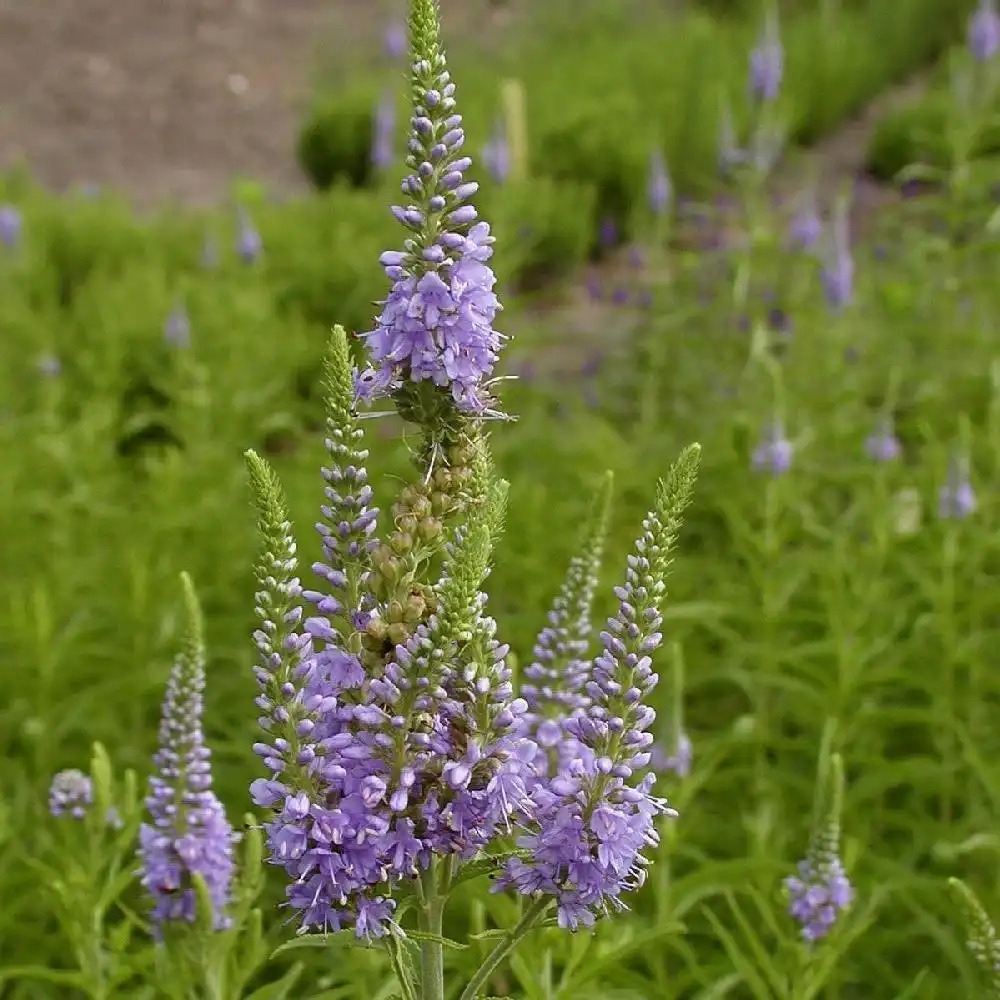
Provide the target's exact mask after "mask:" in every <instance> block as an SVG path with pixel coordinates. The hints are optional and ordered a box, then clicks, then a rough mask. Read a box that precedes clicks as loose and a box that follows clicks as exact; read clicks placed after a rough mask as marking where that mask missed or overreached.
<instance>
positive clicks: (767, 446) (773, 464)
mask: <svg viewBox="0 0 1000 1000" xmlns="http://www.w3.org/2000/svg"><path fill="white" fill-rule="evenodd" d="M794 450H795V449H794V446H793V445H792V442H791V441H789V440H788V438H786V437H785V431H784V427H783V426H782V423H781V421H780V420H772V421H771V423H770V424H769V425H768V427H767V430H766V431H765V432H764V436H763V437H762V438H761V441H760V444H758V445H757V447H756V448H755V449H754V451H753V455H752V456H751V464H752V466H753V469H754V471H755V472H770V473H771V474H772V475H775V476H780V475H782V474H783V473H785V472H787V471H788V470H789V469H790V468H791V467H792V457H793V454H794Z"/></svg>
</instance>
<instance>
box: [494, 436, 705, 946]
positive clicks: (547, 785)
mask: <svg viewBox="0 0 1000 1000" xmlns="http://www.w3.org/2000/svg"><path fill="white" fill-rule="evenodd" d="M693 455H694V456H696V452H694V453H692V454H690V455H688V456H686V457H687V458H688V459H689V460H691V459H692V456H693ZM682 476H683V472H680V471H678V470H677V469H675V470H674V472H673V473H672V477H671V480H670V481H668V482H667V483H666V484H664V485H663V487H662V489H661V494H660V497H659V498H658V504H657V507H656V508H655V509H654V510H653V511H650V513H649V514H648V515H647V516H646V519H645V520H644V521H643V533H642V535H641V536H640V538H639V539H638V541H637V542H636V546H635V550H634V552H633V554H632V555H630V556H629V559H628V569H627V571H626V579H625V583H624V585H623V586H621V587H618V588H617V589H616V591H615V594H616V596H617V598H618V602H619V604H618V611H617V614H615V615H614V616H613V617H612V618H610V619H608V622H607V627H606V629H605V631H604V632H602V633H601V635H600V641H601V645H602V647H603V650H602V651H601V652H600V653H599V654H598V656H597V658H596V659H595V660H594V661H593V663H592V665H591V670H590V674H589V678H588V679H587V682H586V683H585V684H584V686H583V694H584V695H585V696H586V699H587V702H586V707H581V708H580V709H578V710H576V711H574V713H573V714H572V715H571V716H570V717H569V718H568V719H566V720H565V721H564V722H563V731H564V733H565V734H566V737H568V739H566V740H564V742H563V743H562V744H559V745H557V747H556V753H557V768H556V769H555V771H554V773H551V772H550V771H549V769H548V768H546V770H545V771H542V772H539V773H538V778H537V780H536V781H535V782H534V783H533V784H532V787H531V803H532V804H531V810H530V811H531V814H532V816H533V817H534V821H535V822H534V824H532V827H531V828H529V832H528V833H526V834H525V835H524V836H522V837H521V838H519V840H518V846H519V847H520V848H521V850H522V852H523V853H522V855H521V856H519V857H514V858H512V859H511V860H510V861H509V862H508V864H507V866H506V868H505V870H504V873H503V876H502V877H501V879H500V880H499V881H498V883H497V886H496V888H498V889H502V888H506V887H512V888H514V889H516V890H517V891H518V892H519V893H521V894H523V895H534V894H536V893H539V892H543V893H547V894H550V895H552V896H554V897H555V900H556V904H557V914H558V921H559V924H560V926H562V927H568V928H571V929H574V930H575V929H576V928H578V927H580V926H585V927H587V926H590V925H592V924H593V923H594V921H595V919H596V918H597V916H598V915H599V914H602V913H605V912H607V911H609V910H611V909H621V908H623V906H624V904H623V903H622V901H621V895H622V894H623V893H624V892H627V891H630V890H632V889H636V888H638V887H639V886H641V885H642V884H643V882H644V881H645V876H646V866H647V864H648V862H647V860H646V858H645V857H644V856H643V854H642V851H643V849H644V848H646V847H650V846H654V845H655V844H657V843H658V838H659V835H658V832H657V829H656V823H655V820H656V817H657V816H659V815H676V813H675V812H674V811H673V810H672V809H670V807H669V806H668V805H667V803H666V801H665V800H663V799H660V798H657V797H656V796H654V795H653V786H654V782H655V776H654V775H653V774H651V773H646V774H645V775H642V776H638V775H637V772H640V771H641V770H642V769H644V768H646V767H647V766H648V764H649V761H650V754H649V747H650V746H651V744H652V743H653V737H652V734H651V733H650V732H649V727H650V725H651V724H652V722H653V720H654V719H655V716H656V713H655V712H654V711H653V710H652V709H651V708H649V707H648V705H647V704H645V703H644V702H645V700H646V699H647V698H648V696H649V693H650V692H651V691H652V689H653V687H654V686H655V685H656V682H657V679H658V678H657V675H656V674H655V673H654V672H653V666H652V659H651V654H652V653H653V652H654V651H655V650H656V648H657V647H658V646H659V645H660V643H661V642H662V633H661V632H660V627H661V624H662V616H661V612H660V604H661V602H662V599H663V596H664V592H665V583H664V577H665V573H666V569H667V566H668V565H669V559H670V550H671V548H672V545H673V541H674V537H675V532H676V526H677V522H676V520H675V518H676V517H677V515H678V514H679V510H680V509H682V508H683V506H684V505H685V503H686V494H685V493H684V492H683V490H684V486H683V479H682ZM674 477H676V479H675V478H674ZM668 511H669V513H668ZM553 735H554V733H553ZM565 746H569V747H571V748H572V752H571V753H569V754H565V753H563V754H559V750H560V748H561V747H565ZM636 779H637V780H636ZM535 824H537V826H536V825H535Z"/></svg>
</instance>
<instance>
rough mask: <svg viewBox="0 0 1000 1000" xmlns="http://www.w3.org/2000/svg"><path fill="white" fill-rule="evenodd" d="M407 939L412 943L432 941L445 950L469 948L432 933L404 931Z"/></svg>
mask: <svg viewBox="0 0 1000 1000" xmlns="http://www.w3.org/2000/svg"><path fill="white" fill-rule="evenodd" d="M404 934H405V936H406V937H408V938H410V940H411V941H432V942H433V943H434V944H440V945H444V947H445V948H451V949H452V950H453V951H465V949H466V948H468V947H469V946H468V945H467V944H460V943H459V942H458V941H452V940H451V938H446V937H442V936H441V935H440V934H432V933H431V932H430V931H409V930H408V931H404Z"/></svg>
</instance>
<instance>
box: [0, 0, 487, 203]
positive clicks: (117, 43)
mask: <svg viewBox="0 0 1000 1000" xmlns="http://www.w3.org/2000/svg"><path fill="white" fill-rule="evenodd" d="M444 6H445V7H446V13H447V16H448V19H449V34H450V35H451V36H452V37H454V35H455V33H457V32H461V31H467V30H470V29H474V30H476V31H478V32H480V33H481V32H482V30H483V28H484V26H486V27H487V28H489V27H491V26H492V27H497V25H496V18H495V17H491V16H490V15H489V13H488V11H489V10H490V4H489V0H454V2H452V0H445V4H444ZM400 8H401V5H400V4H399V3H395V4H394V3H393V2H392V0H0V169H4V168H6V167H8V166H10V165H11V164H13V163H17V162H24V163H27V165H28V166H29V168H30V170H31V172H32V173H33V175H34V176H36V177H37V178H38V179H39V180H40V181H41V182H42V183H44V184H45V185H47V186H49V187H52V188H54V189H57V190H60V189H64V188H66V187H69V186H71V185H75V184H97V185H101V186H108V187H113V188H116V189H118V190H120V191H122V192H124V193H126V194H127V195H128V196H129V197H130V198H132V199H133V200H134V201H135V202H136V203H137V204H139V205H150V204H155V203H158V202H162V201H163V200H165V199H176V200H179V201H181V202H184V203H186V204H192V205H204V204H211V203H213V202H216V201H218V200H219V199H220V198H222V197H224V196H225V194H226V192H227V189H228V185H229V182H230V180H231V179H232V177H233V176H234V175H237V174H238V175H241V176H244V177H251V178H253V179H255V180H259V181H261V182H263V183H264V184H265V185H266V186H267V187H268V189H269V190H275V191H279V192H283V193H292V192H295V191H297V190H301V189H302V188H303V187H304V182H303V180H302V178H301V176H300V175H299V171H298V169H297V167H296V165H295V162H294V156H293V148H294V137H295V131H296V126H297V123H298V121H299V115H300V113H301V110H302V108H303V106H304V104H305V102H306V101H307V100H308V98H309V94H310V87H311V84H312V81H313V72H314V70H315V69H316V67H317V65H319V64H320V63H321V62H323V63H326V64H327V65H329V64H330V63H331V62H332V61H333V60H336V59H337V57H338V55H339V54H340V53H350V55H351V57H352V58H354V57H356V55H357V52H358V51H359V47H361V51H369V52H370V53H371V56H372V58H379V57H380V46H381V39H382V33H383V29H384V26H385V24H386V23H388V21H389V20H390V19H391V16H392V12H393V11H396V12H398V11H399V10H400Z"/></svg>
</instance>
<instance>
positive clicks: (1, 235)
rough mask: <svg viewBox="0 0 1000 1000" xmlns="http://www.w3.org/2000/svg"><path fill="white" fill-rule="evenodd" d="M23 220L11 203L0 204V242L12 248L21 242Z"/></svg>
mask: <svg viewBox="0 0 1000 1000" xmlns="http://www.w3.org/2000/svg"><path fill="white" fill-rule="evenodd" d="M23 226H24V220H23V218H22V217H21V213H20V211H19V210H18V209H17V208H15V207H14V206H13V205H0V243H3V244H4V246H6V247H9V248H10V249H14V247H16V246H17V245H18V243H20V242H21V230H22V228H23Z"/></svg>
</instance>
